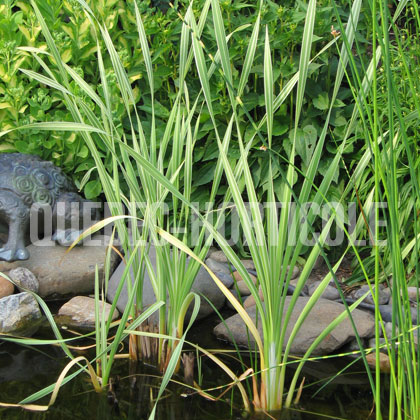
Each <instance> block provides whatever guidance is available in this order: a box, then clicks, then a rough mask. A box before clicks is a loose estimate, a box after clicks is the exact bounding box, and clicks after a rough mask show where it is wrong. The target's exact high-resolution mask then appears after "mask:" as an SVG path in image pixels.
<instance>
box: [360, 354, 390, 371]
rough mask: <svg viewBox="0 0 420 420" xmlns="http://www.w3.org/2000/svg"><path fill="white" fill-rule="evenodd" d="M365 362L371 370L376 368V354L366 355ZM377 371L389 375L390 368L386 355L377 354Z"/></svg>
mask: <svg viewBox="0 0 420 420" xmlns="http://www.w3.org/2000/svg"><path fill="white" fill-rule="evenodd" d="M366 360H367V362H368V365H369V366H370V367H372V368H374V367H375V366H376V354H375V353H369V354H367V355H366ZM379 369H380V371H381V372H382V373H389V372H390V371H391V366H390V362H389V357H388V355H387V354H384V353H379Z"/></svg>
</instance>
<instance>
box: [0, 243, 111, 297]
mask: <svg viewBox="0 0 420 420" xmlns="http://www.w3.org/2000/svg"><path fill="white" fill-rule="evenodd" d="M90 243H91V245H89V246H82V247H77V248H73V249H72V250H71V251H70V252H69V253H66V251H67V249H66V248H63V247H61V246H59V245H55V246H37V244H32V245H29V246H28V250H29V253H30V255H31V257H30V258H29V260H27V261H19V262H14V263H6V262H3V261H0V271H6V270H12V269H14V268H16V267H18V266H19V267H23V268H27V269H28V270H30V271H31V272H32V273H33V274H34V275H35V277H36V278H37V279H38V282H39V291H38V294H39V295H40V296H41V297H59V296H65V295H77V294H83V293H90V292H92V291H93V290H94V284H95V266H96V265H98V268H99V278H100V279H102V278H103V273H104V271H103V269H104V261H105V255H106V249H107V244H108V242H104V241H102V237H101V235H98V236H95V237H93V238H92V242H90ZM95 243H97V245H96V246H94V245H95ZM117 260H118V256H117V254H116V253H115V252H114V251H112V253H111V272H112V269H113V267H115V263H116V262H117Z"/></svg>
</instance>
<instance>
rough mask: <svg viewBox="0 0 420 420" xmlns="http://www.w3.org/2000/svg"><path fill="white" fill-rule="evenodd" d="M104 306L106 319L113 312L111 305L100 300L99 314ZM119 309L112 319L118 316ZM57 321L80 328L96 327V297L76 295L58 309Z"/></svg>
mask: <svg viewBox="0 0 420 420" xmlns="http://www.w3.org/2000/svg"><path fill="white" fill-rule="evenodd" d="M103 308H105V321H106V320H108V317H109V313H110V312H111V305H110V304H109V303H106V302H105V305H104V304H103V303H102V302H99V314H100V316H102V311H103ZM118 315H119V314H118V311H117V310H115V311H114V313H113V314H112V320H113V321H114V320H116V319H117V318H118ZM55 319H56V321H57V323H58V324H60V325H66V326H67V327H70V328H74V329H80V330H93V329H95V299H93V298H90V297H88V296H75V297H74V298H72V299H70V300H69V301H68V302H66V303H65V304H64V305H63V306H62V307H61V308H60V309H59V311H58V314H57V316H56V318H55Z"/></svg>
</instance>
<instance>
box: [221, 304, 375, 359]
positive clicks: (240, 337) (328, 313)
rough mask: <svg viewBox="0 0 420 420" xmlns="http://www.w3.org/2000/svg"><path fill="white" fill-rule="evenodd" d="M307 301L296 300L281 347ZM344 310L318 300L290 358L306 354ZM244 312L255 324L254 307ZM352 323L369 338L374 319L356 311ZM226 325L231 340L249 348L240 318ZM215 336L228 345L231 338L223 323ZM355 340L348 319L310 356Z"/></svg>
mask: <svg viewBox="0 0 420 420" xmlns="http://www.w3.org/2000/svg"><path fill="white" fill-rule="evenodd" d="M308 300H309V298H308V297H299V298H298V299H297V301H296V305H295V307H294V309H293V311H292V316H291V318H290V320H289V323H288V326H287V330H286V338H285V343H284V348H285V346H286V343H287V340H288V338H289V336H290V333H291V331H292V328H293V326H294V325H295V323H296V321H297V319H298V317H299V315H300V314H301V312H302V310H303V308H304V307H305V305H306V304H307V302H308ZM290 301H291V297H286V302H285V306H284V312H283V316H284V315H285V313H286V310H287V308H288V306H289V304H290ZM344 310H345V308H344V305H342V304H340V303H338V302H333V301H330V300H326V299H322V298H321V299H319V300H318V301H317V302H316V304H315V306H314V307H313V308H312V311H311V312H310V314H309V316H308V317H307V318H306V320H305V321H304V323H303V325H302V327H301V329H300V330H299V332H298V334H297V336H296V337H295V339H294V341H293V343H292V346H291V354H294V355H302V354H304V353H305V352H306V350H308V348H309V346H310V345H311V344H312V343H313V342H314V340H315V339H316V338H317V337H318V336H319V335H320V333H321V332H322V331H323V330H324V329H325V327H327V326H328V324H330V322H331V321H333V320H334V319H335V318H336V317H337V316H338V315H340V314H341V313H342V312H343V311H344ZM247 312H248V314H249V316H250V317H251V319H253V320H255V318H256V307H255V306H252V307H250V308H248V309H247ZM352 316H353V319H354V322H355V324H356V327H357V331H358V334H359V336H360V337H362V338H364V337H367V338H369V337H372V336H373V334H374V329H375V321H374V317H373V316H372V315H371V314H369V313H366V312H363V311H360V310H358V309H355V310H354V311H353V313H352ZM225 323H226V325H227V326H228V328H229V329H230V331H231V333H232V335H233V338H234V339H235V341H236V343H237V344H238V345H240V346H244V347H248V334H247V329H246V327H245V324H244V322H243V320H242V318H241V317H240V315H239V314H236V315H234V316H232V317H230V318H228V319H227V320H226V321H225ZM261 325H262V322H261V320H259V321H258V330H259V333H260V334H261V336H262V327H261ZM214 333H215V334H216V336H217V337H218V338H220V339H224V340H228V341H230V335H229V333H228V331H227V330H226V327H225V325H224V324H223V323H221V324H219V325H217V326H216V328H215V329H214ZM352 338H354V331H353V328H352V326H351V323H350V321H349V320H348V319H344V321H342V322H341V323H340V324H339V325H338V326H337V327H336V328H335V329H334V330H333V331H332V332H330V333H329V334H328V335H327V337H325V339H324V340H323V341H322V342H321V343H320V344H319V345H318V347H317V348H316V349H315V350H314V352H313V353H312V354H313V355H324V354H329V353H331V352H333V351H334V350H336V349H338V348H339V347H342V346H343V345H344V344H345V343H347V342H348V341H350V340H351V339H352ZM249 339H250V342H251V345H253V344H254V338H253V337H252V336H250V337H249Z"/></svg>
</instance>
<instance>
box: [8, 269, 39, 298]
mask: <svg viewBox="0 0 420 420" xmlns="http://www.w3.org/2000/svg"><path fill="white" fill-rule="evenodd" d="M9 277H10V278H11V279H12V280H13V281H14V283H15V284H16V286H17V288H18V289H19V290H20V291H21V292H25V291H26V290H28V291H31V292H34V293H38V290H39V282H38V279H37V278H36V277H35V276H34V274H33V273H32V272H31V271H30V270H28V269H27V268H24V267H18V268H14V269H13V270H10V272H9ZM24 289H26V290H24Z"/></svg>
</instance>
